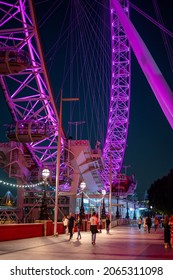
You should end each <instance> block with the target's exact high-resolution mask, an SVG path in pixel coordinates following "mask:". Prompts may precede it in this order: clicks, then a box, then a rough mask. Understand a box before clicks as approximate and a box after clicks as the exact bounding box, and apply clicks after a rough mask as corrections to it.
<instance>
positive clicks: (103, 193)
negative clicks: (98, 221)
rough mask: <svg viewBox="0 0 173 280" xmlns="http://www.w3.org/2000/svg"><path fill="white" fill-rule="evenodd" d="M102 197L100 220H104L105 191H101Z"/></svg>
mask: <svg viewBox="0 0 173 280" xmlns="http://www.w3.org/2000/svg"><path fill="white" fill-rule="evenodd" d="M102 195H103V198H102V200H103V207H102V213H101V218H102V219H106V211H105V195H106V190H102Z"/></svg>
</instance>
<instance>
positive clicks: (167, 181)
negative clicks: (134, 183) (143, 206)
mask: <svg viewBox="0 0 173 280" xmlns="http://www.w3.org/2000/svg"><path fill="white" fill-rule="evenodd" d="M148 200H149V204H150V205H152V206H153V207H154V208H155V210H156V211H158V212H162V213H163V214H168V215H171V214H173V169H171V171H170V172H169V174H168V175H167V176H164V177H163V178H161V179H158V180H157V181H155V182H154V183H153V184H152V185H151V187H150V188H149V189H148Z"/></svg>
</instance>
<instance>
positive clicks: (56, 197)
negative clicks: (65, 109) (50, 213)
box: [54, 90, 79, 236]
mask: <svg viewBox="0 0 173 280" xmlns="http://www.w3.org/2000/svg"><path fill="white" fill-rule="evenodd" d="M78 100H79V98H62V90H61V93H60V110H59V127H58V145H57V162H56V189H55V210H54V236H56V235H57V220H58V192H59V178H60V157H61V129H62V102H63V101H78Z"/></svg>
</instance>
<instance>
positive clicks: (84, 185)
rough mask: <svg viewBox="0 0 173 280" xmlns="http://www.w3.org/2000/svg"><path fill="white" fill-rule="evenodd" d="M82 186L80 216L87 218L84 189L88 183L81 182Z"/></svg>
mask: <svg viewBox="0 0 173 280" xmlns="http://www.w3.org/2000/svg"><path fill="white" fill-rule="evenodd" d="M80 188H81V191H82V199H81V206H80V214H79V216H80V218H81V219H84V218H85V209H84V204H83V191H84V189H85V188H86V183H85V182H84V181H83V182H81V183H80Z"/></svg>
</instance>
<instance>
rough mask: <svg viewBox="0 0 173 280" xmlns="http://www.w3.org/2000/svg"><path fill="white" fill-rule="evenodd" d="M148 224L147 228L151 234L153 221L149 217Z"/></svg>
mask: <svg viewBox="0 0 173 280" xmlns="http://www.w3.org/2000/svg"><path fill="white" fill-rule="evenodd" d="M146 224H147V228H148V233H150V229H151V225H152V221H151V218H150V217H149V216H148V217H147V219H146Z"/></svg>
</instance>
